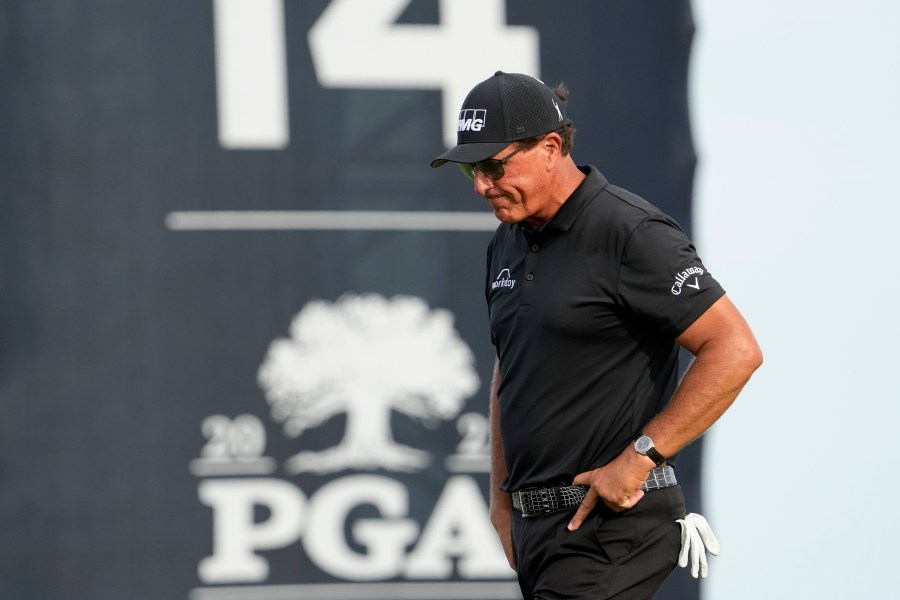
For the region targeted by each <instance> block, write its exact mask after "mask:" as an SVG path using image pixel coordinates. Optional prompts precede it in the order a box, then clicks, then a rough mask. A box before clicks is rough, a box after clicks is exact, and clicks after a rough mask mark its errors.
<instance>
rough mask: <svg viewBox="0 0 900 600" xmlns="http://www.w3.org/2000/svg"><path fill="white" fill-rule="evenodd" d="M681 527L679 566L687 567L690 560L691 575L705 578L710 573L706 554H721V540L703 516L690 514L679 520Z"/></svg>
mask: <svg viewBox="0 0 900 600" xmlns="http://www.w3.org/2000/svg"><path fill="white" fill-rule="evenodd" d="M677 523H678V524H679V525H681V552H680V553H679V554H678V566H679V567H686V566H687V564H688V558H690V561H691V575H693V576H694V577H695V578H696V577H697V576H698V575H699V576H700V577H703V578H705V577H706V576H707V574H708V573H709V567H708V566H707V564H706V553H707V552H709V553H710V554H712V555H714V556H718V554H719V540H717V539H716V534H714V533H713V531H712V529H711V528H710V526H709V523H707V522H706V519H704V518H703V515H698V514H697V513H690V514H688V515H685V517H684V518H683V519H677Z"/></svg>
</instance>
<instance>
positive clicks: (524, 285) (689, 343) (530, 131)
mask: <svg viewBox="0 0 900 600" xmlns="http://www.w3.org/2000/svg"><path fill="white" fill-rule="evenodd" d="M567 96H568V90H567V89H566V88H565V86H563V85H560V86H558V87H557V89H556V90H551V89H550V88H549V87H547V86H546V85H544V84H543V83H542V82H540V81H538V80H537V79H534V78H533V77H530V76H528V75H522V74H510V73H503V72H500V71H498V72H497V73H495V74H494V76H493V77H490V78H488V79H487V80H485V81H483V82H481V83H479V84H478V85H476V86H475V87H474V88H473V89H472V90H471V92H470V93H469V95H468V96H467V98H466V100H465V101H464V103H463V106H462V110H461V111H460V117H459V127H458V138H457V141H458V144H457V145H456V146H455V147H453V148H452V149H450V150H449V151H447V152H445V153H444V154H442V155H441V156H439V157H437V158H436V159H435V160H434V161H433V162H432V163H431V165H432V167H438V166H441V165H443V164H444V163H446V162H448V161H450V162H454V163H457V165H458V166H459V168H460V169H461V170H462V171H463V173H464V174H466V175H467V176H468V177H469V178H470V179H472V180H473V181H474V184H475V191H476V192H477V193H478V194H479V195H481V196H482V197H483V198H484V199H485V200H487V202H488V203H489V204H490V205H491V208H493V210H494V214H495V215H496V216H497V218H498V219H499V220H500V221H501V225H500V226H499V227H498V228H497V230H496V232H495V234H494V237H493V239H492V241H491V243H490V245H489V247H488V254H487V278H486V282H485V284H486V287H485V294H486V298H487V303H488V312H489V317H490V330H491V340H492V343H493V344H494V346H495V347H496V350H497V357H498V358H497V362H496V365H495V369H494V379H493V383H492V389H491V410H490V415H491V427H492V432H493V438H492V446H493V464H492V476H491V519H492V521H493V523H494V526H495V527H496V529H497V531H498V533H499V535H500V539H501V542H502V544H503V548H504V550H505V551H506V555H507V558H508V559H509V562H510V565H511V566H512V567H513V568H514V569H515V570H516V571H517V573H518V578H519V585H520V587H521V589H522V592H523V594H524V596H525V597H526V598H536V599H544V600H546V599H551V598H579V599H581V598H592V599H593V598H616V599H624V598H650V597H652V595H653V594H654V593H655V591H656V590H657V589H658V588H659V587H660V586H661V585H662V583H663V581H664V580H665V579H666V577H668V575H669V574H670V573H671V572H672V570H673V569H674V567H675V565H676V562H677V561H678V558H679V547H680V545H681V547H682V548H683V549H684V550H685V551H687V547H688V546H689V545H690V543H691V537H690V536H687V537H686V538H683V537H682V533H681V532H682V531H685V532H686V533H690V531H689V530H690V529H691V527H692V525H691V521H690V519H688V520H687V522H685V519H684V517H685V509H684V498H683V495H682V493H681V489H680V487H679V486H678V485H677V483H676V479H675V473H674V469H673V465H674V459H675V455H676V454H677V452H678V451H679V450H681V449H682V448H683V447H684V446H686V445H687V444H689V443H690V442H691V441H692V440H694V439H696V438H697V437H699V436H700V435H701V434H702V433H703V432H704V431H705V430H706V429H707V428H708V427H709V426H710V425H712V424H713V423H714V422H715V421H716V419H718V418H719V417H720V416H721V415H722V413H723V412H724V411H725V410H726V409H727V408H728V406H729V405H730V404H731V403H732V402H733V401H734V399H735V398H736V397H737V395H738V393H739V392H740V390H741V388H742V387H743V386H744V384H745V383H746V382H747V381H748V379H749V378H750V376H751V374H752V373H753V372H754V371H755V370H756V369H757V368H758V367H759V365H760V364H761V363H762V355H761V352H760V349H759V347H758V345H757V343H756V341H755V339H754V337H753V334H752V332H751V331H750V329H749V327H748V326H747V323H746V322H745V321H744V319H743V317H742V316H741V314H740V313H739V312H738V310H737V309H736V308H735V306H734V305H733V304H732V303H731V301H730V300H729V299H728V297H727V296H726V295H725V292H724V290H723V289H722V288H721V286H720V285H719V284H718V283H717V282H716V280H715V279H713V278H712V276H711V275H710V274H709V272H708V271H707V270H706V268H705V267H704V266H703V264H702V263H701V261H700V259H699V257H698V256H697V254H696V252H695V249H694V246H693V245H692V244H691V243H690V241H689V240H688V239H687V237H686V236H685V234H684V233H683V231H682V230H681V228H680V227H679V226H678V224H677V223H675V221H674V220H672V219H671V218H670V217H668V216H666V215H665V214H663V213H662V212H660V211H659V209H657V208H656V207H654V206H652V205H651V204H649V203H648V202H646V201H645V200H643V199H642V198H639V197H638V196H636V195H634V194H632V193H630V192H628V191H626V190H623V189H621V188H618V187H616V186H613V185H611V184H610V183H608V182H607V180H606V179H605V178H604V176H603V175H602V174H600V172H599V171H598V170H597V169H596V168H594V167H592V166H577V165H576V163H575V162H574V161H573V159H572V156H571V154H570V151H571V148H572V138H573V135H574V128H573V126H572V123H571V121H570V120H568V119H567V118H566V116H565V104H566V100H567ZM679 346H681V347H684V348H686V349H687V350H688V351H690V352H691V353H692V354H693V355H694V357H695V358H694V360H693V363H692V365H691V368H690V369H689V370H688V371H687V373H686V374H685V376H684V377H683V380H682V381H681V382H680V383H679V382H678V381H677V378H678V352H679ZM691 516H692V515H691ZM678 519H681V523H680V525H681V526H679V523H678V522H676V520H678ZM700 519H701V521H702V518H700ZM694 538H695V541H697V540H696V535H695V536H694ZM696 550H697V548H696V547H695V548H693V551H696ZM695 562H696V558H695Z"/></svg>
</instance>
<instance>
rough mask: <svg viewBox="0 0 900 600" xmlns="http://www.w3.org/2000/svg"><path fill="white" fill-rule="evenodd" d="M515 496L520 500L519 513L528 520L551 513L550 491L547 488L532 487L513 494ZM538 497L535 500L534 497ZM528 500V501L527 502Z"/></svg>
mask: <svg viewBox="0 0 900 600" xmlns="http://www.w3.org/2000/svg"><path fill="white" fill-rule="evenodd" d="M513 495H514V496H518V499H519V511H520V512H521V513H522V516H523V517H525V518H526V519H528V518H531V517H539V516H541V515H543V514H546V513H548V512H550V509H549V504H550V503H549V501H548V500H549V497H550V493H549V490H547V488H545V487H530V488H525V489H521V490H517V491H515V492H513ZM535 495H537V496H538V497H537V498H535V497H534V496H535ZM526 498H527V500H526Z"/></svg>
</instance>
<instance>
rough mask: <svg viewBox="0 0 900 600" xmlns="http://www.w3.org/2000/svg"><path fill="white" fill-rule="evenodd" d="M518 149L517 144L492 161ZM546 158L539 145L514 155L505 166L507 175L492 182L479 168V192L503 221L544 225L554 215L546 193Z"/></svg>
mask: <svg viewBox="0 0 900 600" xmlns="http://www.w3.org/2000/svg"><path fill="white" fill-rule="evenodd" d="M516 148H517V146H515V145H510V146H507V147H506V148H504V149H503V150H501V151H500V152H498V153H497V154H495V155H494V156H492V157H491V158H497V159H499V158H503V157H505V156H507V155H508V154H509V153H510V152H513V151H514V150H516ZM545 158H546V156H545V152H544V151H543V144H541V143H539V144H538V145H536V146H535V147H533V148H529V149H528V150H522V151H521V152H518V153H517V154H516V155H515V156H512V157H511V158H510V159H509V160H508V161H507V162H506V163H505V164H504V165H503V166H504V169H503V170H504V173H503V177H501V178H500V179H497V180H494V179H491V178H490V177H488V176H487V175H485V174H484V173H482V172H481V171H478V170H477V169H476V170H475V192H476V193H477V194H478V195H479V196H481V197H482V198H484V199H485V200H487V201H488V204H490V205H491V208H493V209H494V215H496V217H497V219H499V220H500V221H502V222H504V223H519V222H521V221H527V222H528V223H530V224H531V225H534V226H540V225H541V224H543V223H544V222H546V221H547V220H549V219H550V217H552V216H553V214H552V211H551V210H550V209H551V207H550V205H549V202H548V199H549V195H548V194H547V193H546V186H547V182H548V176H547V169H546V160H545ZM554 209H555V207H554Z"/></svg>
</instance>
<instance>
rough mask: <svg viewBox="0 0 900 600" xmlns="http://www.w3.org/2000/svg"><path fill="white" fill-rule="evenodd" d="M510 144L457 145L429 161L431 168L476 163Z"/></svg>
mask: <svg viewBox="0 0 900 600" xmlns="http://www.w3.org/2000/svg"><path fill="white" fill-rule="evenodd" d="M511 143H512V142H482V143H478V144H457V145H456V146H453V147H452V148H450V149H449V150H447V151H446V152H444V153H443V154H441V155H440V156H438V157H437V158H435V159H434V160H433V161H431V167H432V168H437V167H440V166H441V165H443V164H444V163H448V162H455V163H474V162H478V161H479V160H484V159H486V158H490V157H492V156H493V155H495V154H497V153H498V152H500V151H501V150H503V149H504V148H506V147H507V146H509V145H510V144H511Z"/></svg>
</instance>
